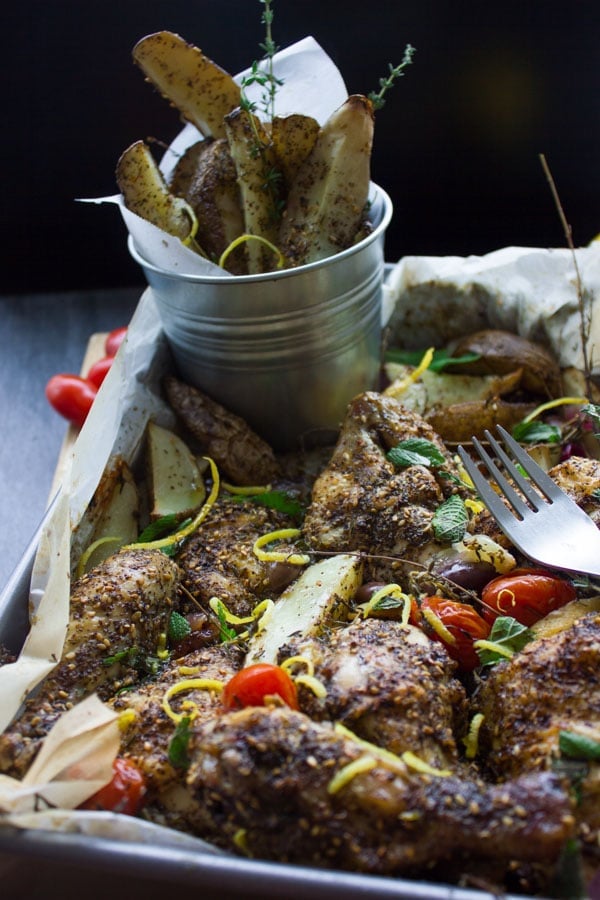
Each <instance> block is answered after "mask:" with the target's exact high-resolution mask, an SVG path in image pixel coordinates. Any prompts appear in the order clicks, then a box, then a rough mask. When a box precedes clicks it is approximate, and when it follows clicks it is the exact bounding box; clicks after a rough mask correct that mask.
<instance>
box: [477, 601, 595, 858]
mask: <svg viewBox="0 0 600 900" xmlns="http://www.w3.org/2000/svg"><path fill="white" fill-rule="evenodd" d="M599 670H600V615H599V614H598V613H588V614H587V615H585V616H583V617H582V618H581V619H579V620H578V621H576V622H575V623H574V624H573V625H572V626H571V627H570V628H568V629H567V630H566V631H562V632H560V633H559V634H555V635H553V636H552V637H547V638H542V639H540V640H537V641H532V642H531V643H530V644H527V646H526V647H525V648H524V649H523V650H522V651H521V652H520V653H518V654H516V655H515V656H514V657H512V659H510V660H507V661H506V662H501V663H498V664H497V665H496V666H494V668H493V669H492V671H491V672H490V673H489V675H487V677H486V678H485V680H484V681H483V682H482V684H481V687H480V688H479V690H478V691H477V692H476V694H475V696H474V697H473V701H472V702H473V709H474V711H475V712H479V713H482V714H483V716H484V719H483V724H482V726H481V729H480V746H481V756H482V759H483V760H484V764H485V765H486V766H487V768H488V769H489V771H490V773H491V774H492V775H493V776H495V777H497V778H501V779H509V778H513V777H515V776H517V775H521V774H522V773H524V772H532V771H538V770H545V769H552V768H553V767H554V766H555V765H556V764H557V761H558V765H559V766H560V765H563V764H564V760H561V752H560V748H559V738H560V733H561V732H564V731H567V732H572V733H573V734H576V735H582V736H583V737H588V738H591V739H592V740H593V741H596V742H598V743H599V744H600V678H599V674H598V673H599ZM583 768H584V769H585V770H586V771H585V773H584V777H583V780H582V782H581V785H580V787H579V789H578V794H579V796H580V802H579V803H578V805H577V808H576V815H577V819H578V821H579V823H580V831H581V834H582V837H584V839H585V840H587V841H589V842H591V843H595V844H596V847H597V846H598V841H599V839H600V762H599V761H596V762H589V763H587V765H586V764H584V767H583ZM578 775H579V776H581V772H579V773H578Z"/></svg>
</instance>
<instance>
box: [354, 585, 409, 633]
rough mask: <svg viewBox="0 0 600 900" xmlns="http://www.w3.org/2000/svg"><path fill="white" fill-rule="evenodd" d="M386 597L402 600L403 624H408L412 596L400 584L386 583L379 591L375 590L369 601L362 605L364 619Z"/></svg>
mask: <svg viewBox="0 0 600 900" xmlns="http://www.w3.org/2000/svg"><path fill="white" fill-rule="evenodd" d="M384 597H395V598H396V599H397V600H402V603H403V609H402V617H401V622H402V624H403V625H408V620H409V618H410V609H411V601H412V597H411V596H410V595H409V594H405V593H404V591H403V590H402V588H401V587H400V585H399V584H386V585H385V586H384V587H382V588H380V589H379V590H378V591H375V593H374V594H373V596H372V597H371V599H370V600H369V602H368V603H363V604H362V605H361V607H360V608H361V610H362V616H363V619H366V618H367V617H368V616H369V615H370V614H371V613H372V612H373V611H374V610H376V608H377V604H378V603H379V601H380V600H383V598H384Z"/></svg>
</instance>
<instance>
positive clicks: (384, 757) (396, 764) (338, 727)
mask: <svg viewBox="0 0 600 900" xmlns="http://www.w3.org/2000/svg"><path fill="white" fill-rule="evenodd" d="M333 730H334V731H335V732H336V733H337V734H340V735H342V736H343V737H345V738H348V740H349V741H352V742H353V743H354V744H357V745H358V746H359V747H363V748H364V749H365V750H366V751H367V752H368V753H370V754H371V755H372V756H374V757H375V758H376V759H380V760H381V761H382V762H384V763H386V765H387V766H389V768H391V769H393V770H394V771H395V772H398V773H399V774H400V775H406V763H404V762H403V761H402V759H401V758H400V757H399V756H396V754H395V753H392V752H391V751H390V750H385V749H384V748H383V747H378V746H377V744H371V743H370V741H365V740H363V738H359V736H358V735H357V734H354V732H353V731H350V729H349V728H346V726H345V725H342V723H341V722H336V723H335V725H334V726H333Z"/></svg>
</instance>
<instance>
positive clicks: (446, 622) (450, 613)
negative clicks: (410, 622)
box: [421, 597, 491, 672]
mask: <svg viewBox="0 0 600 900" xmlns="http://www.w3.org/2000/svg"><path fill="white" fill-rule="evenodd" d="M427 610H431V612H432V613H434V615H436V616H437V617H438V619H440V620H441V622H442V624H443V626H444V628H446V629H447V630H448V631H449V633H450V634H451V635H452V638H453V640H452V641H446V640H444V638H443V636H442V635H440V634H439V632H437V631H436V630H435V628H433V627H432V625H431V624H430V623H429V622H428V621H427V612H426V611H427ZM421 612H422V614H423V619H422V622H421V626H422V627H423V629H424V630H425V631H426V632H427V634H428V635H429V636H430V637H431V638H433V639H434V640H438V641H440V642H441V643H442V644H443V645H444V647H445V648H446V650H447V651H448V655H449V656H451V657H452V659H455V660H456V661H457V662H458V664H459V669H460V670H461V671H462V672H472V671H473V669H476V668H478V666H479V664H480V663H479V656H478V655H477V651H476V650H475V648H474V647H473V644H474V642H475V641H479V640H484V639H485V638H487V637H488V635H489V633H490V630H491V625H490V624H489V622H486V621H485V619H484V618H483V617H482V616H480V615H479V613H478V612H477V610H476V609H474V608H473V607H472V606H471V605H470V604H469V603H459V602H458V600H449V599H447V598H446V597H425V599H424V600H422V601H421Z"/></svg>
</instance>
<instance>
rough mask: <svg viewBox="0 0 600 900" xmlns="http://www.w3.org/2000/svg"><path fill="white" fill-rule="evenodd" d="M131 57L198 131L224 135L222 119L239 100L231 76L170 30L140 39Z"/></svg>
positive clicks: (236, 86)
mask: <svg viewBox="0 0 600 900" xmlns="http://www.w3.org/2000/svg"><path fill="white" fill-rule="evenodd" d="M133 59H134V61H135V62H136V63H137V65H138V66H139V67H140V68H141V70H142V71H143V73H144V75H145V76H146V78H147V79H148V81H150V82H151V83H152V84H153V85H154V86H155V87H156V88H157V90H159V91H160V93H161V94H162V96H163V97H165V99H166V100H168V101H169V102H170V103H172V104H173V106H175V107H176V108H177V109H178V110H179V112H180V113H181V115H182V116H183V118H184V119H185V120H186V121H187V122H192V123H193V124H194V125H195V126H196V128H197V129H198V130H199V131H200V133H201V134H203V135H205V136H207V137H208V136H210V137H225V125H224V122H223V119H224V117H225V116H226V115H227V113H229V112H231V110H232V109H234V108H235V107H236V106H238V104H239V102H240V89H239V87H238V85H237V84H236V83H235V81H234V80H233V78H232V77H231V75H229V74H228V73H227V72H225V70H224V69H222V68H221V67H220V66H218V65H217V64H216V63H214V62H213V61H212V60H211V59H209V58H208V57H207V56H205V55H204V53H202V51H201V50H200V49H199V48H198V47H196V46H194V45H193V44H188V43H187V41H184V40H183V38H181V37H180V36H179V35H178V34H174V33H173V32H171V31H158V32H156V33H155V34H149V35H147V36H146V37H144V38H142V39H141V40H140V41H138V43H137V44H136V45H135V47H134V48H133Z"/></svg>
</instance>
